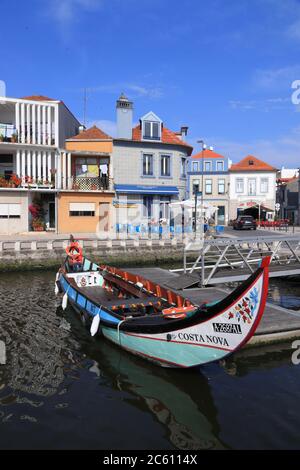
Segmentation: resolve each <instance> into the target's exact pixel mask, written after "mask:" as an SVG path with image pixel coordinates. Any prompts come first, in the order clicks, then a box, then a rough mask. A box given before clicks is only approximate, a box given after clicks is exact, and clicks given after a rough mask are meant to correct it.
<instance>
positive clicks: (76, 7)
mask: <svg viewBox="0 0 300 470" xmlns="http://www.w3.org/2000/svg"><path fill="white" fill-rule="evenodd" d="M102 4H103V0H50V1H49V2H47V14H48V15H50V16H51V17H52V18H53V19H54V20H56V21H57V22H58V23H59V25H60V26H61V27H69V26H70V24H71V23H72V22H73V21H75V20H79V19H80V15H81V13H82V12H92V11H95V10H98V9H99V8H100V7H101V6H102Z"/></svg>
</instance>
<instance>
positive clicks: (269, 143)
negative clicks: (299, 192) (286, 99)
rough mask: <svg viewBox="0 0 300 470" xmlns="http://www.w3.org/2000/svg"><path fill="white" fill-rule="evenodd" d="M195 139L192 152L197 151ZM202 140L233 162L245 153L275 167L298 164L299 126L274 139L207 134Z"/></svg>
mask: <svg viewBox="0 0 300 470" xmlns="http://www.w3.org/2000/svg"><path fill="white" fill-rule="evenodd" d="M197 140H199V139H193V143H194V152H197V151H198V146H197V144H196V142H197ZM204 140H205V142H208V143H209V145H212V146H213V148H214V150H215V151H216V152H217V153H220V154H221V155H225V156H227V157H229V158H230V159H231V160H233V162H235V163H236V162H238V161H239V160H241V159H242V158H244V157H245V156H246V155H254V156H256V157H257V158H260V159H261V160H263V161H265V162H267V163H269V164H270V165H273V166H275V167H277V168H280V167H282V166H285V167H286V168H289V167H290V168H295V167H299V166H300V126H299V127H297V128H294V129H291V131H290V132H289V133H288V134H287V135H283V136H279V137H278V138H276V139H253V140H251V141H245V142H242V141H235V140H226V138H225V139H222V138H221V137H213V136H211V137H209V136H208V137H207V138H205V139H204Z"/></svg>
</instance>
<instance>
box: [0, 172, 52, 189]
mask: <svg viewBox="0 0 300 470" xmlns="http://www.w3.org/2000/svg"><path fill="white" fill-rule="evenodd" d="M54 186H55V184H54V181H48V180H39V179H34V178H31V177H30V176H25V177H23V178H20V177H18V176H17V175H15V174H14V173H12V174H11V175H7V174H6V175H2V174H0V188H28V189H38V188H41V189H52V188H54Z"/></svg>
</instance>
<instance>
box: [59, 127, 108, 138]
mask: <svg viewBox="0 0 300 470" xmlns="http://www.w3.org/2000/svg"><path fill="white" fill-rule="evenodd" d="M111 139H112V138H111V137H110V135H108V134H106V133H105V132H103V131H102V130H101V129H99V128H98V127H97V126H93V127H91V128H90V129H86V130H85V131H82V132H80V133H79V134H77V135H75V136H74V137H70V138H69V139H67V140H111Z"/></svg>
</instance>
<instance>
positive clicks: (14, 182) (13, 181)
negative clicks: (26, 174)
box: [9, 173, 22, 188]
mask: <svg viewBox="0 0 300 470" xmlns="http://www.w3.org/2000/svg"><path fill="white" fill-rule="evenodd" d="M9 183H10V187H11V188H19V187H20V186H21V183H22V179H21V178H19V177H18V176H17V175H15V174H14V173H13V174H12V175H11V177H10V180H9Z"/></svg>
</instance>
